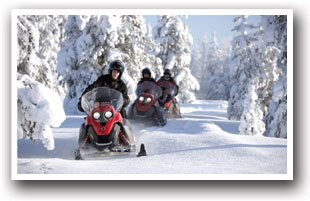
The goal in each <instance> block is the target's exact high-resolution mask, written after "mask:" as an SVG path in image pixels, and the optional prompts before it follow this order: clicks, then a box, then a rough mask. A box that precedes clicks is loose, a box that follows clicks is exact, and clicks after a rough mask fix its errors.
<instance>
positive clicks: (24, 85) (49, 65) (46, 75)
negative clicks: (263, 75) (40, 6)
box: [17, 15, 66, 150]
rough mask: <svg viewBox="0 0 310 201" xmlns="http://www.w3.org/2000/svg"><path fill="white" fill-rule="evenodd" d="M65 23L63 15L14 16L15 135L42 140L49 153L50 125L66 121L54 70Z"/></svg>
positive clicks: (51, 146) (52, 143) (52, 141)
mask: <svg viewBox="0 0 310 201" xmlns="http://www.w3.org/2000/svg"><path fill="white" fill-rule="evenodd" d="M64 24H65V17H64V16H40V15H28V16H18V17H17V45H18V47H17V48H18V57H17V72H18V73H17V89H18V91H17V92H18V100H17V112H18V122H17V131H18V133H17V134H18V137H19V138H26V137H28V138H30V139H31V140H32V141H37V140H39V139H40V140H42V142H43V144H44V145H45V147H46V148H47V149H48V150H51V149H53V148H54V140H53V135H52V130H51V128H50V125H51V126H55V127H57V126H59V125H60V124H61V123H62V122H63V121H64V120H65V118H66V117H65V114H64V111H63V107H62V104H61V100H60V98H59V95H61V94H62V88H61V87H60V86H59V83H58V79H57V77H58V76H57V71H56V63H57V52H58V51H59V49H60V46H61V44H62V38H63V27H64Z"/></svg>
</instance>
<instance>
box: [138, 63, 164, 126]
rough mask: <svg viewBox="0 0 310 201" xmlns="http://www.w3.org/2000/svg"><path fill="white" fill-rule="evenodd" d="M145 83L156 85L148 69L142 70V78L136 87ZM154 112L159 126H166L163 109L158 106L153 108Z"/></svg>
mask: <svg viewBox="0 0 310 201" xmlns="http://www.w3.org/2000/svg"><path fill="white" fill-rule="evenodd" d="M145 81H149V82H153V83H154V84H155V85H157V84H156V81H155V80H154V78H152V72H151V70H150V69H149V68H148V67H145V68H144V69H143V70H142V78H141V80H140V81H139V82H138V85H139V84H142V83H143V82H145ZM155 111H156V116H157V118H158V121H159V124H160V125H161V126H164V125H166V124H167V120H166V118H165V116H164V111H163V108H162V107H160V106H155Z"/></svg>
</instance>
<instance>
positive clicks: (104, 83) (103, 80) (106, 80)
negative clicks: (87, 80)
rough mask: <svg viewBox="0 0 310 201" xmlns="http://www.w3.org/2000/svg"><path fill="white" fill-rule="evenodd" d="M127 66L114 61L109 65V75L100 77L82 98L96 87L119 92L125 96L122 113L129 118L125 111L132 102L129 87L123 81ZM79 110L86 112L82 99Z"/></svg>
mask: <svg viewBox="0 0 310 201" xmlns="http://www.w3.org/2000/svg"><path fill="white" fill-rule="evenodd" d="M124 70H125V65H124V63H123V62H122V61H120V60H115V61H112V62H111V63H110V64H109V74H106V75H102V76H100V77H99V78H98V79H97V80H96V81H95V82H94V83H92V84H91V85H89V86H88V87H87V88H86V89H85V90H84V92H83V93H82V95H81V97H82V96H83V95H84V94H85V93H87V92H89V91H91V90H92V89H94V88H96V87H109V88H112V89H115V90H117V91H120V92H121V93H122V94H123V100H124V104H123V107H122V109H121V111H120V113H121V115H122V117H124V118H127V115H126V110H125V109H124V108H125V107H126V106H127V105H128V104H129V102H130V99H129V96H128V92H127V86H126V84H125V83H124V82H123V81H122V80H121V77H122V75H123V73H124ZM78 109H79V110H80V111H81V112H84V110H83V108H82V106H81V98H80V99H79V103H78Z"/></svg>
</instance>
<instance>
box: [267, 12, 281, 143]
mask: <svg viewBox="0 0 310 201" xmlns="http://www.w3.org/2000/svg"><path fill="white" fill-rule="evenodd" d="M262 24H263V29H264V41H265V47H266V51H270V49H271V50H273V51H275V52H276V53H277V55H279V56H278V59H277V66H278V67H279V69H280V70H281V71H282V72H281V73H280V76H279V80H278V81H277V82H276V83H275V84H274V86H273V89H272V101H271V103H270V105H269V108H268V113H267V115H266V116H265V118H264V121H265V124H266V132H265V133H264V135H266V136H270V137H282V138H286V137H287V16H285V15H275V16H262ZM279 50H280V51H279ZM272 64H273V65H274V66H275V65H276V64H274V62H272ZM275 76H277V75H275Z"/></svg>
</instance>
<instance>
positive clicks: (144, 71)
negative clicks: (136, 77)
mask: <svg viewBox="0 0 310 201" xmlns="http://www.w3.org/2000/svg"><path fill="white" fill-rule="evenodd" d="M144 73H148V74H150V77H151V76H152V73H151V70H150V69H149V68H148V67H145V68H144V69H143V70H142V77H143V74H144Z"/></svg>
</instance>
